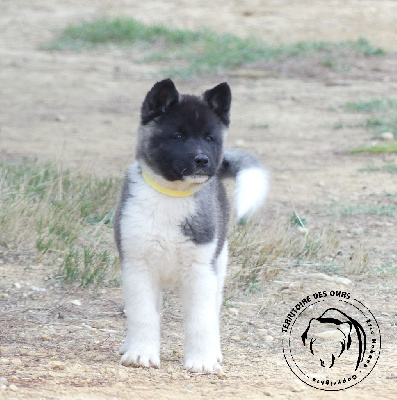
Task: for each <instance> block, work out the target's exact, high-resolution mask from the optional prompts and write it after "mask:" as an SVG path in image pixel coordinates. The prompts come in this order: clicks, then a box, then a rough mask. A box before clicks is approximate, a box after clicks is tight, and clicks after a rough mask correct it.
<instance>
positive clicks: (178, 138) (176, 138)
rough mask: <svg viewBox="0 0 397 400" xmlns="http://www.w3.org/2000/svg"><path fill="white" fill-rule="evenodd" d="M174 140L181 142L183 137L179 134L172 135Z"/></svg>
mask: <svg viewBox="0 0 397 400" xmlns="http://www.w3.org/2000/svg"><path fill="white" fill-rule="evenodd" d="M174 139H175V140H177V141H178V142H181V141H182V140H183V135H182V134H181V133H176V134H175V135H174Z"/></svg>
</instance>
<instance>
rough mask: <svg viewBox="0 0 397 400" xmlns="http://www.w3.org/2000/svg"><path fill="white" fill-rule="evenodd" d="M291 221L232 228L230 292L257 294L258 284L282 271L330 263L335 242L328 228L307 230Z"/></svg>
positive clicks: (278, 219) (278, 220) (335, 246)
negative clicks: (239, 289)
mask: <svg viewBox="0 0 397 400" xmlns="http://www.w3.org/2000/svg"><path fill="white" fill-rule="evenodd" d="M293 221H294V218H292V219H291V220H287V221H286V220H285V219H283V218H281V217H278V218H276V219H275V220H273V221H272V222H271V223H270V224H268V225H267V226H261V225H257V224H254V223H249V224H247V225H244V226H235V227H233V228H232V232H231V235H230V258H231V260H230V264H231V267H232V268H231V270H233V271H236V272H234V274H233V275H232V277H231V282H230V283H231V284H230V287H231V290H232V291H233V290H234V289H235V288H236V287H242V288H243V289H244V290H245V292H247V293H248V292H251V291H258V290H259V285H260V283H261V282H262V281H267V280H271V279H274V278H275V277H276V276H277V275H278V273H279V272H280V271H281V270H282V269H283V268H286V267H291V266H294V265H299V264H301V263H307V262H310V263H317V264H318V265H320V264H321V263H322V262H323V261H324V260H326V259H333V258H335V255H336V254H337V252H338V246H339V238H338V236H337V234H336V232H335V231H334V230H333V229H331V228H326V229H323V230H322V231H317V230H313V231H312V230H309V229H307V228H303V227H302V226H300V225H299V224H295V223H294V222H293ZM233 267H235V268H233Z"/></svg>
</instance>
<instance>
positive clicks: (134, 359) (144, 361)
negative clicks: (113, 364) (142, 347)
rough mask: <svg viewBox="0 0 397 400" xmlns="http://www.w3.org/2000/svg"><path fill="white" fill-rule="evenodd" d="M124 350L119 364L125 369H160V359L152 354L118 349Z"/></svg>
mask: <svg viewBox="0 0 397 400" xmlns="http://www.w3.org/2000/svg"><path fill="white" fill-rule="evenodd" d="M121 350H124V353H123V355H122V357H121V360H120V363H121V365H124V366H125V367H129V366H133V367H145V368H150V367H153V368H159V367H160V357H159V355H158V354H155V353H154V352H145V351H137V350H135V349H129V350H126V349H123V346H122V348H121V349H120V351H121Z"/></svg>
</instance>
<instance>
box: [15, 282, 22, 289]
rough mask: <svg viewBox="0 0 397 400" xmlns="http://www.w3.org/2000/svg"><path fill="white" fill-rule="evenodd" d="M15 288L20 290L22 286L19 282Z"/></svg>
mask: <svg viewBox="0 0 397 400" xmlns="http://www.w3.org/2000/svg"><path fill="white" fill-rule="evenodd" d="M14 287H15V289H20V288H21V287H22V285H21V284H20V283H19V282H15V283H14Z"/></svg>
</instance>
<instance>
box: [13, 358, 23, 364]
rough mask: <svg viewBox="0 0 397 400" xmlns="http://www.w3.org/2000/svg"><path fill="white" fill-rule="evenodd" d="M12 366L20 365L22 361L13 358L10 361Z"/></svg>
mask: <svg viewBox="0 0 397 400" xmlns="http://www.w3.org/2000/svg"><path fill="white" fill-rule="evenodd" d="M11 364H12V365H22V360H21V359H20V358H14V359H13V360H11Z"/></svg>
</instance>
